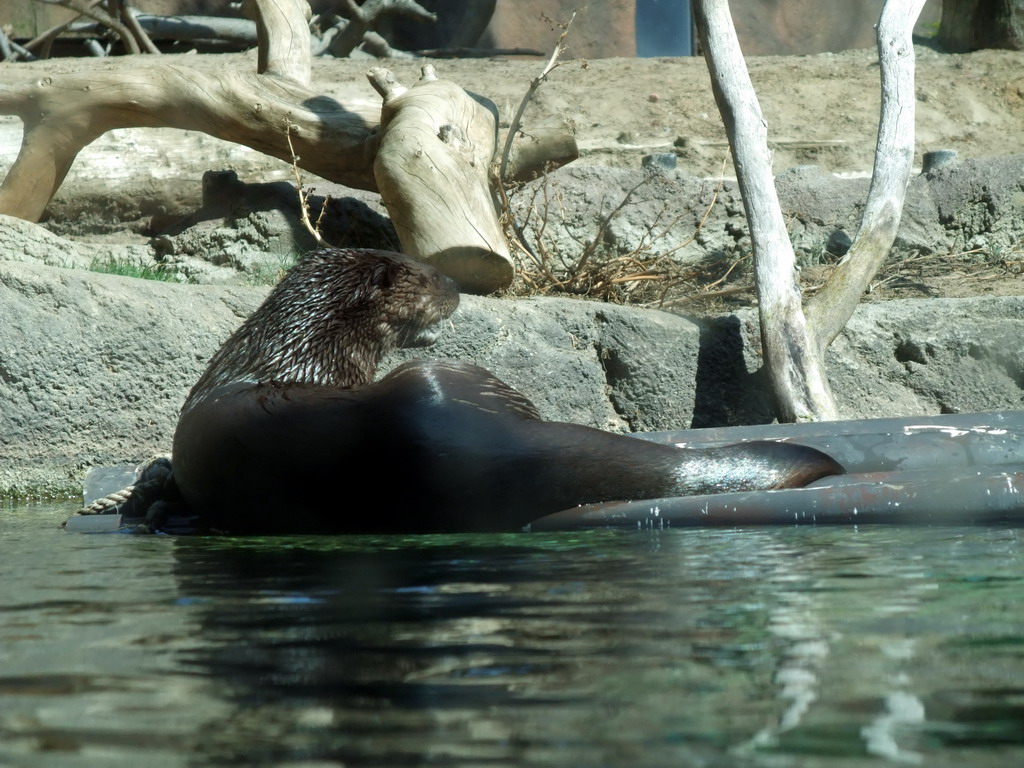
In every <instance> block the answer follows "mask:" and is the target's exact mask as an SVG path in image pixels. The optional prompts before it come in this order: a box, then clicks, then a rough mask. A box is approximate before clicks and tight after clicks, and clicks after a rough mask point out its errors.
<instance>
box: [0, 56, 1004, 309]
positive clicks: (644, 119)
mask: <svg viewBox="0 0 1024 768" xmlns="http://www.w3.org/2000/svg"><path fill="white" fill-rule="evenodd" d="M166 58H167V60H168V61H171V62H174V63H176V64H179V65H181V64H186V63H187V64H189V65H192V66H200V67H209V66H213V67H224V66H229V67H241V68H246V67H252V66H254V64H255V56H254V54H242V55H226V56H220V57H213V56H202V57H197V56H192V57H186V56H174V57H166ZM432 63H433V64H434V65H435V67H436V68H437V70H438V73H439V75H440V76H442V77H446V78H449V79H452V80H454V81H456V82H458V83H459V84H461V85H462V86H464V87H465V88H466V89H467V90H470V91H473V92H476V93H480V94H482V95H485V96H487V97H488V98H490V99H492V100H493V101H494V102H495V103H496V104H497V106H498V108H499V111H500V112H501V115H502V120H503V123H504V124H506V125H507V120H508V117H509V115H511V114H513V113H514V112H515V109H516V107H517V106H518V103H519V101H520V99H521V98H522V95H523V94H524V93H525V91H526V89H527V87H528V85H529V81H530V80H531V78H533V77H535V76H536V75H537V74H538V73H539V71H540V69H541V67H542V65H543V62H541V61H540V60H522V59H520V60H453V61H434V62H432ZM420 64H421V62H418V61H394V62H391V63H389V66H391V67H392V68H393V70H394V71H395V73H396V75H397V76H398V78H399V79H400V80H402V81H405V82H409V81H411V80H413V79H415V78H416V77H417V75H418V69H419V66H420ZM369 65H370V64H369V63H368V62H366V61H351V60H340V61H339V60H325V59H317V60H316V61H315V62H314V82H315V85H316V86H317V87H318V88H320V89H322V90H323V92H324V93H325V94H326V95H329V96H333V97H335V98H338V99H339V100H340V101H342V102H343V103H352V102H354V101H358V102H365V103H373V102H376V101H377V100H378V97H377V96H376V94H375V93H374V92H373V90H372V89H371V88H370V86H369V85H368V84H367V82H366V79H365V70H366V69H367V68H368V67H369ZM1022 65H1024V54H1021V53H1017V52H1007V51H982V52H977V53H972V54H966V55H952V54H943V53H938V52H935V51H933V50H931V49H929V48H926V47H921V46H919V47H918V48H917V94H918V105H917V108H918V116H917V147H918V157H917V160H918V164H920V159H921V155H922V154H923V153H924V152H929V151H934V150H940V149H952V150H955V151H956V152H957V153H958V154H959V156H960V158H962V159H967V158H980V157H991V156H1000V155H1010V154H1018V153H1024V125H1022V118H1024V67H1022ZM75 66H77V63H76V62H75V61H73V60H61V61H54V62H41V63H36V64H30V65H27V64H20V65H0V79H3V77H4V68H5V67H17V68H21V69H22V70H23V71H27V70H31V69H35V70H38V71H40V72H46V73H48V74H53V73H59V72H60V71H61V70H62V69H65V68H71V67H75ZM748 66H749V68H750V71H751V76H752V79H753V81H754V85H755V87H756V89H757V92H758V96H759V99H760V102H761V107H762V110H763V112H764V115H765V117H766V119H767V121H768V127H769V135H770V140H771V143H772V148H773V151H774V153H775V155H774V156H775V161H774V163H775V171H776V173H779V172H782V171H785V170H787V169H789V168H793V167H794V166H800V165H808V164H813V165H817V166H819V167H820V168H821V169H822V170H824V171H826V172H830V173H835V174H839V175H841V176H864V175H867V174H869V173H870V169H871V164H872V158H873V151H874V142H875V133H876V130H877V112H878V103H879V86H878V77H879V68H878V62H877V56H876V54H875V52H874V51H873V50H867V49H866V50H855V51H847V52H844V53H840V54H820V55H814V56H801V57H754V58H751V59H749V61H748ZM553 121H564V122H567V123H569V124H570V125H571V126H573V128H574V130H575V131H576V135H577V140H578V143H579V146H580V149H581V159H580V160H579V161H577V162H578V163H580V164H589V165H607V166H613V167H619V168H637V167H639V165H640V163H641V160H642V158H643V157H644V156H645V155H647V154H651V153H672V154H675V155H676V156H677V159H678V169H679V171H680V172H682V173H683V174H686V175H692V176H697V177H704V178H710V179H715V178H719V177H721V176H722V175H723V173H724V175H725V176H726V177H729V176H731V175H732V168H731V165H730V164H729V163H728V149H727V142H726V138H725V135H724V131H723V128H722V122H721V119H720V118H719V116H718V112H717V109H716V107H715V104H714V100H713V97H712V93H711V88H710V83H709V79H708V75H707V70H706V67H705V64H704V62H703V60H702V59H697V58H690V59H604V60H594V61H578V60H576V61H573V60H570V61H566V62H564V63H563V64H561V65H560V66H559V67H558V68H557V69H556V70H555V71H554V72H553V73H552V74H551V75H550V77H549V78H548V81H547V82H546V83H544V85H543V86H542V87H541V88H540V90H539V91H538V92H537V94H536V96H535V98H534V99H533V101H532V102H531V104H530V106H529V108H528V111H527V115H526V119H525V122H524V128H525V129H526V130H529V128H530V126H531V125H539V124H544V123H551V122H553ZM17 130H18V124H17V121H16V120H15V119H13V118H2V120H0V168H3V167H6V166H8V165H9V163H10V161H11V160H13V157H14V156H15V154H16V152H17V138H16V137H15V136H14V135H13V133H12V131H17ZM126 152H135V153H136V154H134V155H131V156H130V157H132V158H133V159H131V160H130V161H129V162H128V163H127V164H126V163H124V162H123V159H124V157H125V155H126ZM226 167H232V168H235V169H236V170H238V172H239V176H240V177H241V178H243V180H245V181H249V182H259V181H268V180H287V179H290V178H291V169H290V168H289V167H288V166H286V165H285V164H284V163H281V162H279V161H277V160H273V159H271V158H265V157H263V156H261V155H258V154H257V153H254V152H251V151H245V150H240V149H238V148H235V147H232V146H231V145H226V144H223V143H222V142H219V141H217V140H213V139H209V138H207V137H205V136H201V135H199V134H189V135H188V136H182V134H181V132H178V131H172V130H169V129H161V130H155V131H154V130H149V129H137V130H130V131H116V132H113V133H112V134H108V135H107V136H105V137H103V138H102V139H100V140H99V141H98V142H96V143H95V144H94V145H92V146H91V147H90V148H89V149H87V150H86V151H85V152H83V153H82V155H80V157H79V160H78V162H77V163H76V166H75V168H74V169H73V171H72V174H71V175H70V176H69V179H68V181H67V182H66V183H65V186H64V187H63V188H62V190H61V191H60V193H59V195H58V199H57V200H56V201H55V203H54V205H53V206H52V208H51V221H50V223H49V225H50V226H55V227H56V229H57V230H58V231H62V233H64V234H67V232H68V222H69V221H71V220H74V221H78V222H79V223H80V226H78V227H77V228H76V229H77V231H75V232H74V237H75V238H76V239H85V240H88V239H89V238H90V237H96V238H102V240H101V241H102V242H103V243H104V244H105V245H107V246H109V247H111V248H113V247H116V245H117V239H118V238H117V237H112V235H111V233H112V231H113V232H116V231H117V230H118V226H117V224H116V222H110V223H108V225H107V226H100V227H95V230H96V232H95V234H93V233H92V232H90V230H89V228H90V226H91V224H90V222H96V221H97V219H98V218H100V219H101V218H103V217H108V218H116V217H117V216H121V217H123V218H125V219H131V218H132V217H133V215H137V212H138V210H140V206H141V203H140V200H141V199H142V198H147V197H149V198H152V197H154V196H155V197H159V196H160V195H167V196H169V197H171V196H173V197H174V200H172V201H171V200H169V201H167V202H166V203H165V204H164V205H163V208H164V210H165V211H166V210H171V211H172V212H173V211H174V210H181V211H184V210H187V209H188V208H189V206H190V205H194V204H195V201H196V200H197V199H198V195H199V179H200V178H201V176H202V173H203V171H205V170H208V169H213V168H226ZM307 181H308V183H310V184H313V185H315V184H316V180H315V179H308V178H307ZM112 189H113V190H120V191H123V198H122V199H120V200H118V199H117V194H118V192H116V191H115V192H113V193H112V192H111V190H112ZM182 189H185V190H190V191H192V192H194V198H193V199H189V198H190V194H189V192H187V191H186V192H185V193H182V191H181V190H182ZM93 199H95V200H96V201H97V204H96V205H95V206H94V207H93V208H92V210H91V211H88V212H86V210H85V209H86V208H88V206H89V201H90V200H93ZM149 202H150V204H149V205H148V208H149V209H152V208H153V201H152V200H150V201H149ZM158 207H159V205H158ZM133 211H134V213H133ZM62 219H63V223H61V220H62ZM140 226H141V225H139V224H138V222H137V221H136V222H134V223H131V222H127V221H126V227H125V231H124V234H125V236H126V237H127V238H128V239H127V241H126V242H134V243H135V244H136V245H138V244H139V243H141V242H143V241H144V240H145V238H144V233H140V232H139V231H138V230H139V229H140ZM133 229H134V230H135V231H134V232H132V231H131V230H133ZM101 230H102V232H101ZM1022 237H1024V233H1022ZM133 238H134V239H133ZM908 258H911V259H912V256H910V257H908ZM1003 262H1005V263H1002V264H1001V265H999V264H997V265H995V266H993V264H992V263H991V261H986V262H985V264H984V265H982V266H979V267H978V268H977V269H973V270H971V273H970V274H965V273H963V272H962V271H954V270H947V269H945V268H944V266H943V264H942V263H941V261H940V262H936V261H935V259H934V258H931V259H930V260H927V263H922V262H921V260H917V261H913V260H911V261H910V262H909V263H907V264H905V265H903V264H902V262H901V261H900V258H899V257H898V256H897V257H896V258H895V259H894V262H893V263H892V264H890V265H889V267H888V268H887V271H886V273H885V274H883V275H882V276H881V277H880V280H879V284H878V286H877V289H878V290H877V291H876V293H875V297H877V298H894V297H897V296H914V295H949V296H961V295H977V294H986V293H992V292H997V293H1000V294H1024V278H1022V276H1021V275H1020V274H1019V272H1020V271H1021V270H1020V269H1018V268H1017V266H1018V265H1019V264H1020V263H1021V261H1020V255H1019V254H1016V253H1014V254H1009V255H1007V258H1005V259H1003ZM904 266H905V269H904ZM808 277H809V279H810V280H812V281H813V280H814V279H817V278H818V277H819V276H818V275H816V274H809V275H808Z"/></svg>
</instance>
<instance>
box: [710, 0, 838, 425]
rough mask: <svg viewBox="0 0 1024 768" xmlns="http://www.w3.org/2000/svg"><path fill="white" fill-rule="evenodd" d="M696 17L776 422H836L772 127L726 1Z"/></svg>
mask: <svg viewBox="0 0 1024 768" xmlns="http://www.w3.org/2000/svg"><path fill="white" fill-rule="evenodd" d="M694 15H695V17H696V21H697V31H698V33H699V35H700V41H701V46H702V47H703V49H704V57H705V59H706V60H707V63H708V68H709V70H710V71H711V82H712V86H713V88H714V92H715V100H716V102H717V103H718V109H719V111H720V112H721V114H722V120H723V121H724V122H725V129H726V132H727V133H728V136H729V145H730V147H731V148H732V156H733V164H734V165H735V168H736V178H737V180H738V182H739V187H740V194H741V195H742V196H743V205H744V208H745V210H746V214H747V224H748V226H749V228H750V238H751V241H752V243H753V248H754V269H755V279H756V282H757V296H758V301H759V307H758V310H759V314H760V320H761V344H762V347H763V350H764V358H765V367H766V369H767V372H768V377H769V380H770V381H771V385H772V388H773V391H774V393H775V397H776V405H777V410H778V416H779V419H780V420H781V421H825V420H829V419H836V418H838V411H837V409H836V406H835V401H834V399H833V397H832V391H831V389H830V388H829V385H828V379H827V378H826V376H825V370H824V364H823V360H822V355H821V352H820V349H819V347H818V345H817V344H816V342H815V339H814V336H813V334H812V333H811V331H810V329H809V328H808V325H807V321H806V319H805V317H804V313H803V307H802V304H801V296H800V287H799V284H798V283H797V280H796V259H795V256H794V254H793V246H792V244H791V243H790V241H789V233H788V232H787V230H786V222H785V220H784V219H783V217H782V208H781V206H780V205H779V199H778V195H777V193H776V190H775V178H774V176H773V175H772V160H771V152H770V151H769V149H768V126H767V123H766V121H765V119H764V116H763V115H762V113H761V107H760V105H759V104H758V101H757V95H756V94H755V93H754V86H753V85H752V83H751V82H750V75H749V74H748V72H747V67H746V64H745V62H744V60H743V52H742V51H741V50H740V44H739V40H738V39H737V37H736V29H735V27H734V26H733V22H732V17H731V16H730V15H729V3H728V0H697V2H696V4H695V6H694Z"/></svg>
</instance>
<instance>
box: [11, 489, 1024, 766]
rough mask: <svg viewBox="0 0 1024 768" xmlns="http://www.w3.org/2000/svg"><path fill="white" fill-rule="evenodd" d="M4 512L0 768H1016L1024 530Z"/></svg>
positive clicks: (1021, 727) (1020, 744)
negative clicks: (367, 526)
mask: <svg viewBox="0 0 1024 768" xmlns="http://www.w3.org/2000/svg"><path fill="white" fill-rule="evenodd" d="M73 508H74V505H73V504H71V505H32V506H18V507H0V538H2V541H3V558H2V560H0V583H2V584H3V588H2V592H0V765H8V764H9V765H19V766H21V765H24V766H46V767H47V768H71V767H72V766H137V765H143V764H144V765H146V766H154V767H157V766H214V765H216V766H221V765H225V766H230V765H239V766H295V768H299V767H300V766H301V767H303V768H311V767H312V766H341V765H352V766H355V765H358V766H406V765H428V764H429V765H442V766H567V765H572V766H666V765H680V766H690V765H692V766H736V765H738V766H744V765H751V766H762V765H763V766H772V767H774V766H789V765H795V766H819V765H820V766H825V765H828V766H868V765H885V764H922V765H928V766H945V765H949V766H957V768H962V766H963V765H970V766H997V765H999V766H1005V765H1018V764H1024V611H1022V608H1024V577H1022V555H1021V553H1022V542H1021V539H1022V532H1021V531H1020V530H1018V529H1015V528H1012V529H1007V528H894V527H872V528H864V527H862V528H860V529H852V528H773V529H746V530H707V531H701V530H694V529H688V530H676V531H671V530H669V531H589V532H573V533H559V534H544V535H538V534H532V535H531V534H517V535H474V536H419V537H407V538H398V537H390V538H382V537H320V538H294V537H293V538H260V539H230V538H199V537H197V538H174V537H169V536H131V535H122V534H106V535H84V534H67V533H65V532H63V531H62V530H61V529H60V528H59V523H60V521H61V520H63V519H64V517H66V516H67V515H68V514H69V513H70V512H71V511H72V510H73Z"/></svg>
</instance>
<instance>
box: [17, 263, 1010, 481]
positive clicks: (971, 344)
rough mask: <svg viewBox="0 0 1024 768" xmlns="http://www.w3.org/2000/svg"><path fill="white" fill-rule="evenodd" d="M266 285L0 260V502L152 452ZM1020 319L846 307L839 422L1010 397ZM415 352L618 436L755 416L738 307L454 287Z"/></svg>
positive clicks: (995, 310)
mask: <svg viewBox="0 0 1024 768" xmlns="http://www.w3.org/2000/svg"><path fill="white" fill-rule="evenodd" d="M266 291H267V289H266V288H251V287H241V286H239V287H231V286H195V285H175V284H168V283H160V282H152V281H145V280H137V279H132V278H123V277H117V276H111V275H103V274H95V273H90V272H85V271H77V270H69V269H61V268H56V267H47V266H42V265H36V264H22V263H14V262H0V497H2V496H24V495H71V494H74V493H75V492H76V491H77V490H78V489H79V488H80V485H81V481H82V478H83V476H84V473H85V470H86V469H87V468H88V467H89V466H93V465H108V464H120V463H127V462H131V461H136V460H139V459H142V458H145V457H147V456H149V455H152V454H154V453H162V452H166V451H167V450H169V449H170V445H171V438H172V435H173V430H174V424H175V421H176V418H177V411H178V407H179V406H180V404H181V402H182V401H183V399H184V397H185V395H186V393H187V392H188V389H189V388H190V386H191V385H192V383H193V382H194V381H195V379H196V378H197V377H198V375H199V373H200V372H201V370H202V368H203V366H204V364H205V361H206V360H207V358H208V357H209V356H210V355H211V354H212V353H213V351H214V350H215V349H216V347H217V346H218V344H219V343H220V342H221V340H222V339H223V338H225V337H226V336H227V335H228V334H229V333H230V332H231V330H232V329H233V328H234V327H235V326H236V325H237V324H238V323H239V322H240V321H241V319H242V318H243V317H245V316H246V315H247V313H249V312H250V311H251V310H252V309H253V308H254V307H255V306H256V305H257V304H258V302H259V301H260V300H261V299H262V298H263V296H264V295H265V294H266ZM1021 318H1024V299H1022V298H1015V297H1011V298H986V299H963V300H954V299H942V300H925V301H922V300H916V301H899V302H887V303H879V304H870V305H865V306H862V307H861V308H860V309H859V310H858V312H857V314H856V315H855V316H854V318H853V320H852V321H851V323H850V325H849V327H848V328H847V330H846V331H845V332H844V334H843V335H842V336H841V337H840V338H839V339H837V341H836V343H835V344H834V345H833V350H832V353H831V355H830V359H829V373H830V376H831V378H832V381H833V384H834V387H835V390H836V395H837V398H838V400H839V402H840V407H841V409H842V411H843V413H844V415H845V416H847V417H851V418H853V417H868V416H895V415H913V414H933V413H942V412H956V411H971V410H986V409H1017V408H1022V407H1024V402H1022V399H1024V398H1022V389H1021V387H1022V385H1024V351H1022V349H1021V345H1020V344H1019V339H1020V338H1021V331H1022V330H1024V328H1022V324H1024V320H1022V319H1021ZM423 354H424V350H415V354H403V355H396V356H395V359H394V360H391V361H389V362H388V365H387V366H385V369H386V368H387V367H388V366H390V365H393V364H394V363H395V362H396V361H397V360H398V359H402V358H403V357H414V356H421V355H423ZM429 354H430V356H432V357H453V358H460V359H469V360H473V361H475V362H477V363H479V364H481V365H484V366H486V367H487V368H489V369H491V370H492V371H494V372H495V373H496V374H497V375H498V376H499V377H501V378H502V379H505V380H506V381H508V382H509V383H510V384H512V385H513V386H516V387H518V388H519V389H521V390H522V391H523V392H524V393H526V394H527V395H528V396H529V397H531V398H532V399H533V400H534V401H535V402H536V403H537V405H538V407H539V408H540V410H541V412H542V413H543V414H544V416H545V417H546V418H549V419H562V420H568V421H576V422H581V423H585V424H590V425H593V426H598V427H603V428H610V429H619V430H660V429H675V428H682V427H687V426H689V425H690V424H691V422H692V423H693V424H694V425H696V426H713V425H718V424H732V423H757V422H764V421H768V420H770V419H771V397H770V393H769V392H768V391H767V389H766V387H765V384H764V379H763V377H762V375H761V374H760V373H759V371H758V368H759V367H760V358H759V350H758V334H757V325H756V316H755V314H754V313H753V312H744V313H741V314H738V315H733V316H729V317H724V318H720V319H717V320H713V321H707V322H701V323H698V322H694V321H692V320H689V319H687V318H683V317H678V316H675V315H672V314H668V313H665V312H657V311H651V310H640V309H634V308H629V307H620V306H613V305H608V304H601V303H597V302H584V301H574V300H570V299H527V300H520V301H512V300H502V299H488V298H479V297H464V299H463V305H462V307H460V309H459V311H458V313H457V314H456V315H455V316H454V317H453V319H452V324H451V328H450V330H449V331H447V332H446V333H445V335H444V336H443V337H442V339H441V341H440V342H439V343H438V344H437V345H435V347H434V348H432V349H431V350H429Z"/></svg>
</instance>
